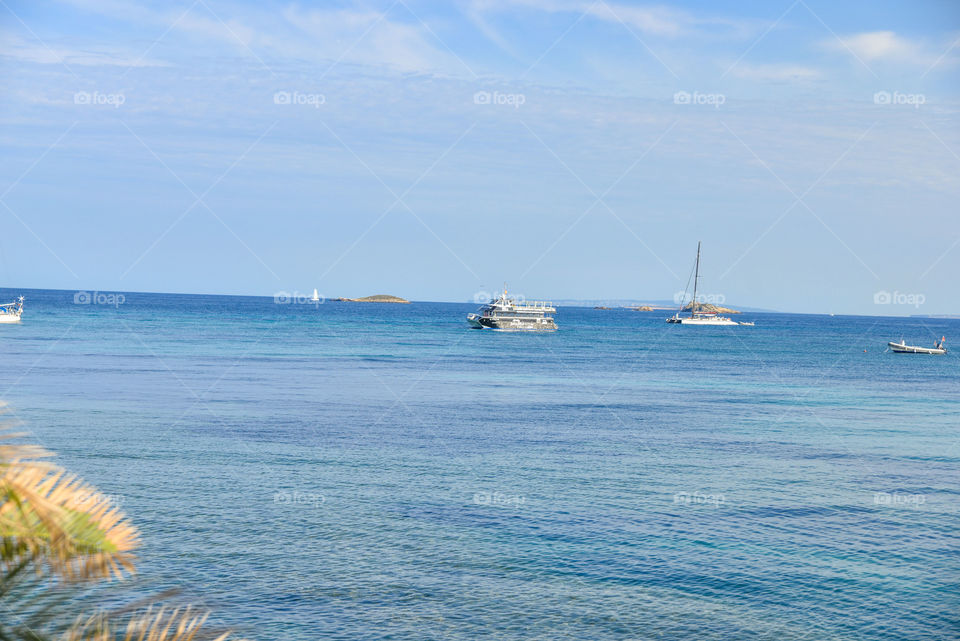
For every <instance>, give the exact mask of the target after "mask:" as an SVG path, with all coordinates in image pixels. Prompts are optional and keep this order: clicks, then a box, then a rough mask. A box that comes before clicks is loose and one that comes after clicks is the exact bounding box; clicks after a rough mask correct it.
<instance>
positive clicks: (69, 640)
mask: <svg viewBox="0 0 960 641" xmlns="http://www.w3.org/2000/svg"><path fill="white" fill-rule="evenodd" d="M209 616H210V613H209V612H197V611H195V610H194V609H193V608H192V607H189V606H188V607H186V608H182V609H181V608H176V609H173V610H167V609H166V608H160V609H158V610H154V609H153V608H149V609H148V610H146V611H145V612H142V613H140V614H138V615H135V616H134V617H133V618H131V619H130V620H129V621H128V622H127V625H126V626H125V627H124V626H117V625H114V624H112V623H111V621H110V619H109V617H108V616H107V615H105V614H97V615H94V616H92V617H90V618H88V619H86V620H80V621H77V623H76V624H75V625H74V626H73V627H72V628H71V629H70V631H69V632H68V633H67V635H66V636H65V637H64V641H121V640H122V641H199V640H200V639H201V638H202V639H209V635H208V634H207V635H205V634H204V631H203V625H204V623H206V621H207V617H209ZM229 638H230V633H229V632H224V633H222V634H220V635H219V636H217V637H215V638H213V639H212V641H225V640H226V639H229Z"/></svg>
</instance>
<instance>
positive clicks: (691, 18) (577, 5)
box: [470, 0, 757, 38]
mask: <svg viewBox="0 0 960 641" xmlns="http://www.w3.org/2000/svg"><path fill="white" fill-rule="evenodd" d="M522 10H527V11H529V10H536V11H540V12H545V13H577V14H584V13H585V14H587V15H588V16H590V17H592V18H594V19H597V20H601V21H604V22H610V23H623V24H625V25H627V26H628V27H630V28H631V29H635V30H636V31H637V32H639V33H640V34H642V35H647V36H661V37H665V38H679V37H683V36H691V35H704V34H714V35H716V34H721V33H722V34H726V35H734V36H737V37H744V36H746V35H747V34H748V33H752V32H753V31H754V30H756V27H757V24H756V22H755V21H754V22H748V21H741V20H734V19H728V18H723V17H716V16H709V15H698V14H694V13H692V12H689V11H685V10H682V9H675V8H672V7H667V6H662V5H646V6H645V5H628V4H620V3H617V2H612V1H611V2H608V1H606V0H473V1H472V2H471V3H470V11H471V13H473V14H474V15H480V14H483V13H507V12H516V11H522Z"/></svg>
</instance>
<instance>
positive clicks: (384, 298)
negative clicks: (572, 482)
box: [337, 294, 410, 305]
mask: <svg viewBox="0 0 960 641" xmlns="http://www.w3.org/2000/svg"><path fill="white" fill-rule="evenodd" d="M337 300H338V301H339V302H341V303H406V304H408V305H409V304H410V301H408V300H407V299H405V298H400V297H399V296H390V295H388V294H375V295H373V296H364V297H363V298H338V299H337Z"/></svg>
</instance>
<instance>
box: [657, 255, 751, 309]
mask: <svg viewBox="0 0 960 641" xmlns="http://www.w3.org/2000/svg"><path fill="white" fill-rule="evenodd" d="M699 280H700V243H697V263H696V268H695V271H694V276H693V299H692V300H691V301H690V315H689V316H680V312H682V311H683V310H684V306H683V301H684V300H686V297H687V293H686V292H684V293H683V299H681V301H680V311H679V312H677V313H676V314H674V315H673V316H671V317H670V318H668V319H667V322H668V323H675V324H677V325H746V324H747V323H745V322H744V323H738V322H737V321H735V320H733V319H732V318H728V317H727V316H721V315H719V314H717V313H716V312H705V311H701V310H700V301H698V300H697V282H698V281H699ZM689 284H690V281H687V285H689ZM750 325H753V323H750Z"/></svg>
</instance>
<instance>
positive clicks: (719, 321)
mask: <svg viewBox="0 0 960 641" xmlns="http://www.w3.org/2000/svg"><path fill="white" fill-rule="evenodd" d="M667 322H668V323H674V324H677V325H739V324H740V323H738V322H737V321H734V320H730V319H729V318H677V317H676V316H672V317H670V318H668V319H667Z"/></svg>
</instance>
